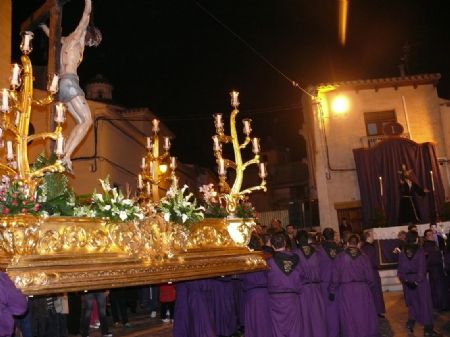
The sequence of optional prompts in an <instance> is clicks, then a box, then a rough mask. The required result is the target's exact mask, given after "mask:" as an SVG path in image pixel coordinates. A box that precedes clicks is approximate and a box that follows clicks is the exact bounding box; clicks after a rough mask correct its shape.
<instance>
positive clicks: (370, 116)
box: [364, 110, 397, 136]
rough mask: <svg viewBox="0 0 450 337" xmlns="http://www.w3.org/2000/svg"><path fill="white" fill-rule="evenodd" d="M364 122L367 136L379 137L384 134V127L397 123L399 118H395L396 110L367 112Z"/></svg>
mask: <svg viewBox="0 0 450 337" xmlns="http://www.w3.org/2000/svg"><path fill="white" fill-rule="evenodd" d="M364 121H365V123H366V131H367V136H378V135H382V134H383V127H384V125H385V124H387V123H392V122H396V121H397V117H396V116H395V110H388V111H375V112H365V113H364Z"/></svg>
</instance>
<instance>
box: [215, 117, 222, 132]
mask: <svg viewBox="0 0 450 337" xmlns="http://www.w3.org/2000/svg"><path fill="white" fill-rule="evenodd" d="M214 126H215V127H216V130H217V131H222V130H223V121H222V114H214Z"/></svg>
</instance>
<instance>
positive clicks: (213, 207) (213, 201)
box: [199, 184, 228, 218]
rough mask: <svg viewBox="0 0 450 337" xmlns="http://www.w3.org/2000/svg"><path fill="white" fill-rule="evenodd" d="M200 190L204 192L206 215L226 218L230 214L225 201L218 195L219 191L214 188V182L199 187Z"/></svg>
mask: <svg viewBox="0 0 450 337" xmlns="http://www.w3.org/2000/svg"><path fill="white" fill-rule="evenodd" d="M199 190H200V193H202V194H203V201H204V205H205V217H207V218H225V217H226V216H228V212H227V210H226V208H225V203H224V202H223V200H221V199H220V197H219V196H218V193H217V192H216V190H215V189H214V185H213V184H208V185H203V186H201V187H200V188H199Z"/></svg>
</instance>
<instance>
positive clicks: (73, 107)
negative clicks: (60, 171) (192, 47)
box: [38, 0, 102, 171]
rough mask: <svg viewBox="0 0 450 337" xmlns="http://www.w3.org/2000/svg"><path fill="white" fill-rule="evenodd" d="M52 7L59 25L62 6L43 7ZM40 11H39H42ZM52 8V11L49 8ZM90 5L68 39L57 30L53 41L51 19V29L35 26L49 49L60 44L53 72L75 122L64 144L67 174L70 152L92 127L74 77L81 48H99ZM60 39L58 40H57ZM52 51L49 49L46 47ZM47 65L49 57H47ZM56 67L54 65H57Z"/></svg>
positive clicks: (87, 1) (53, 1)
mask: <svg viewBox="0 0 450 337" xmlns="http://www.w3.org/2000/svg"><path fill="white" fill-rule="evenodd" d="M49 3H50V4H53V5H54V6H56V7H57V8H59V10H58V11H57V13H58V16H57V17H58V18H59V22H60V21H61V15H60V13H61V3H60V2H58V1H57V0H47V2H46V4H45V5H44V6H43V7H45V6H46V5H47V6H48V4H49ZM41 8H42V7H41ZM50 8H51V7H50ZM91 11H92V2H91V0H85V5H84V11H83V14H82V17H81V19H80V22H79V23H78V26H77V27H76V28H75V30H74V31H73V32H72V33H70V34H69V35H68V36H64V37H61V34H60V33H61V30H60V28H59V36H57V37H55V36H54V35H52V32H55V31H57V29H56V27H53V30H52V23H53V25H54V22H55V21H56V20H53V21H52V17H51V16H50V25H51V27H50V28H49V27H47V25H45V24H44V23H42V22H39V23H38V25H39V27H41V29H42V30H43V31H44V33H45V34H46V35H47V36H48V37H49V39H50V41H49V45H50V44H51V43H52V42H53V44H55V45H58V44H59V43H61V49H60V51H59V52H56V54H59V61H58V59H57V58H55V59H54V60H55V67H54V68H55V71H56V70H58V68H59V75H60V81H59V99H60V101H61V102H63V103H65V104H66V105H67V109H68V111H69V112H70V114H71V115H72V116H73V118H74V119H75V121H76V123H77V124H76V126H75V127H74V128H73V130H72V131H71V133H70V135H69V137H68V138H67V141H66V146H65V156H64V159H63V164H64V165H65V166H66V168H67V170H69V171H71V170H72V162H71V160H70V157H71V155H72V153H73V151H74V150H75V149H76V148H77V146H78V145H79V144H80V142H81V141H82V140H83V138H84V137H85V136H86V134H87V132H88V130H89V128H90V127H91V125H92V114H91V110H90V109H89V105H88V103H87V101H86V98H85V96H84V92H83V90H82V89H81V87H80V84H79V78H78V75H77V69H78V66H79V65H80V63H81V61H82V59H83V53H84V47H85V46H86V45H87V46H98V45H99V44H100V42H101V39H102V36H101V33H100V31H99V30H98V29H97V28H96V27H94V26H93V24H92V21H91ZM58 38H59V40H58ZM49 48H51V46H49ZM49 62H50V57H49ZM56 64H57V65H56Z"/></svg>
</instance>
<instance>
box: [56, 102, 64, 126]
mask: <svg viewBox="0 0 450 337" xmlns="http://www.w3.org/2000/svg"><path fill="white" fill-rule="evenodd" d="M55 107H56V116H55V122H56V123H58V124H61V123H64V121H65V120H66V117H65V111H66V106H65V105H64V103H61V102H60V103H57V104H56V106H55Z"/></svg>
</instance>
